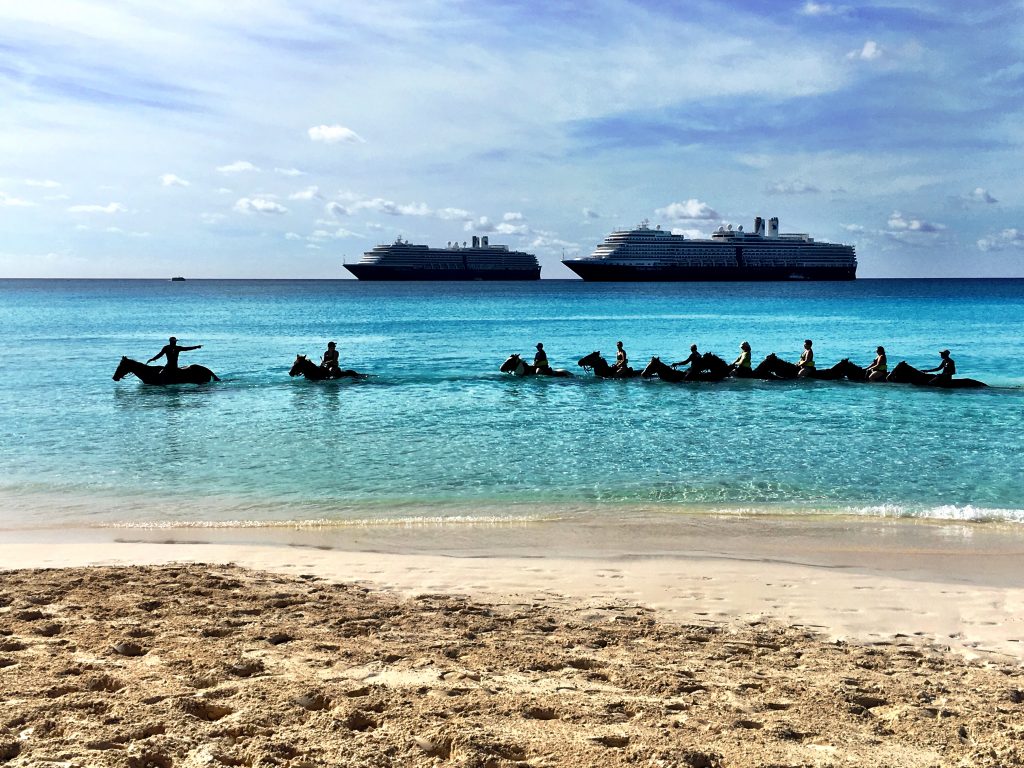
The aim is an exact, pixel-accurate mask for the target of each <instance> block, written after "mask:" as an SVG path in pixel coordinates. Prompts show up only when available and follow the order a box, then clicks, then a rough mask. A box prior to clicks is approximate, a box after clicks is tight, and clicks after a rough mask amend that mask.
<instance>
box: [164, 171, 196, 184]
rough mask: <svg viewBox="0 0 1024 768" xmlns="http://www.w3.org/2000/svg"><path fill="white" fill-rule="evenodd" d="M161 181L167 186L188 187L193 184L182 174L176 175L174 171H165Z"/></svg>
mask: <svg viewBox="0 0 1024 768" xmlns="http://www.w3.org/2000/svg"><path fill="white" fill-rule="evenodd" d="M160 183H161V184H163V185H164V186H165V187H188V186H191V184H190V183H189V182H187V181H185V179H183V178H181V177H180V176H176V175H174V174H173V173H165V174H163V175H162V176H161V177H160Z"/></svg>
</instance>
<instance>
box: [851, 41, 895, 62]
mask: <svg viewBox="0 0 1024 768" xmlns="http://www.w3.org/2000/svg"><path fill="white" fill-rule="evenodd" d="M884 53H885V52H884V50H883V49H882V46H880V45H879V44H878V43H876V42H875V41H874V40H867V41H865V43H864V45H862V46H861V47H860V48H858V49H857V50H854V51H850V52H849V53H848V54H846V58H848V59H860V60H861V61H875V60H877V59H880V58H882V56H883V55H884Z"/></svg>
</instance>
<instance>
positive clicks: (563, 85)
mask: <svg viewBox="0 0 1024 768" xmlns="http://www.w3.org/2000/svg"><path fill="white" fill-rule="evenodd" d="M1022 150H1024V4H1022V3H1021V2H1020V1H1019V0H1018V1H1017V2H1005V3H989V4H984V7H978V8H972V7H969V6H964V7H962V6H961V4H958V3H953V2H929V3H923V2H913V1H912V0H911V1H908V2H902V3H889V2H872V3H826V2H813V1H808V0H801V1H800V2H793V3H787V2H765V1H761V2H755V1H754V0H749V1H748V2H732V3H727V2H707V1H701V0H697V1H696V2H686V3H682V2H678V3H676V2H667V1H664V0H663V1H661V2H622V1H620V0H598V1H597V2H592V3H589V4H585V7H583V8H580V7H577V4H575V3H568V2H543V3H527V2H446V1H444V0H410V1H408V2H406V1H405V0H383V1H382V2H374V3H355V2H313V1H312V0H293V1H291V2H285V1H284V0H261V1H259V2H256V1H250V0H238V1H237V2H233V3H230V4H227V3H224V4H218V3H208V2H204V1H200V0H181V1H180V2H176V3H156V2H150V0H119V2H118V3H110V2H108V3H94V2H84V1H76V0H37V1H36V2H25V3H21V2H18V3H4V4H2V5H0V231H2V232H3V236H2V238H0V276H2V277H65V276H67V277H167V276H170V275H175V274H183V275H186V276H189V277H342V276H345V274H343V272H344V271H343V270H342V269H341V262H342V260H343V258H347V259H349V260H354V259H356V258H358V256H359V255H360V254H361V253H362V252H363V251H364V250H367V249H369V248H370V247H372V246H373V245H375V244H376V243H379V242H388V241H391V240H393V239H394V238H395V237H397V236H399V235H401V236H403V237H405V238H407V239H410V240H412V241H414V242H424V243H430V244H434V245H439V244H444V243H445V242H447V241H449V240H456V239H458V240H468V239H469V237H470V236H471V235H472V234H490V235H491V239H492V242H502V243H506V244H508V245H510V246H514V247H517V248H523V249H525V250H530V251H532V252H534V253H536V254H537V255H538V257H539V258H540V260H541V263H542V264H543V265H544V276H545V277H569V276H570V275H571V273H569V272H568V271H567V270H565V269H564V267H562V266H561V265H560V264H559V260H560V258H561V257H562V254H563V252H564V253H565V254H566V255H576V254H585V253H589V252H590V251H591V250H593V248H594V247H595V246H596V245H597V244H598V243H599V242H600V241H601V240H602V239H603V237H604V236H605V235H606V234H607V233H608V232H609V231H611V230H612V229H615V228H619V227H628V226H631V225H634V224H636V223H637V222H639V221H640V220H641V219H644V218H648V219H650V220H651V222H652V223H661V224H663V225H665V226H666V227H671V228H674V229H677V230H680V231H683V232H686V233H687V234H693V235H695V236H696V235H698V234H699V233H703V234H705V235H706V234H709V233H710V232H711V231H712V230H714V229H716V228H717V227H718V226H719V225H720V224H723V223H733V224H744V225H747V226H749V225H750V223H751V222H752V220H753V218H754V216H756V215H762V216H778V217H779V218H780V220H781V225H782V226H781V229H782V230H783V231H795V232H808V233H810V234H811V235H813V236H814V237H816V238H818V239H823V240H833V241H841V242H852V243H854V244H855V245H856V246H857V251H858V256H859V259H860V264H861V269H860V274H861V275H862V276H865V277H889V276H1024V215H1022V213H1024V190H1022V185H1021V183H1020V177H1021V170H1022V163H1024V152H1022Z"/></svg>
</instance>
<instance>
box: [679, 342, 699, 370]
mask: <svg viewBox="0 0 1024 768" xmlns="http://www.w3.org/2000/svg"><path fill="white" fill-rule="evenodd" d="M701 359H702V358H701V355H700V352H698V351H697V345H696V344H691V345H690V356H689V357H688V358H686V359H685V360H680V361H679V362H677V363H672V367H673V368H678V367H679V366H681V365H689V366H690V369H691V370H692V369H693V368H694V367H695V366H696V365H697V363H699V362H700V361H701Z"/></svg>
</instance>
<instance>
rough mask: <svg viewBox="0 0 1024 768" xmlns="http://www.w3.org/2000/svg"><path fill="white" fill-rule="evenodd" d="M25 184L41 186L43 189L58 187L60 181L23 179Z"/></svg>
mask: <svg viewBox="0 0 1024 768" xmlns="http://www.w3.org/2000/svg"><path fill="white" fill-rule="evenodd" d="M25 184H26V185H27V186H30V187H42V188H43V189H60V186H61V184H60V182H59V181H54V180H53V179H25Z"/></svg>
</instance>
